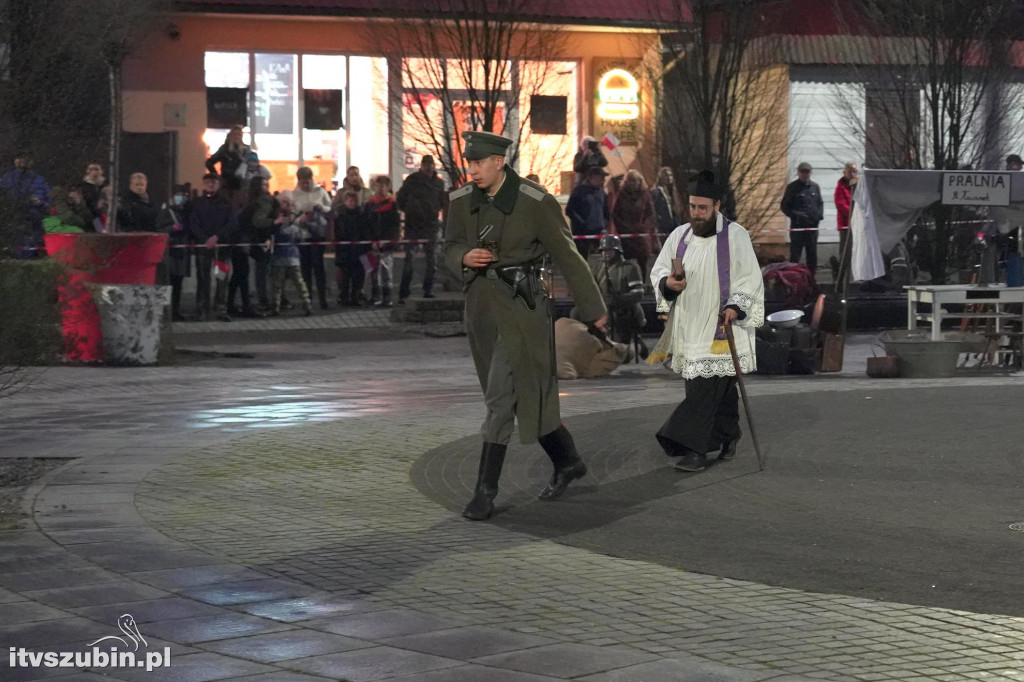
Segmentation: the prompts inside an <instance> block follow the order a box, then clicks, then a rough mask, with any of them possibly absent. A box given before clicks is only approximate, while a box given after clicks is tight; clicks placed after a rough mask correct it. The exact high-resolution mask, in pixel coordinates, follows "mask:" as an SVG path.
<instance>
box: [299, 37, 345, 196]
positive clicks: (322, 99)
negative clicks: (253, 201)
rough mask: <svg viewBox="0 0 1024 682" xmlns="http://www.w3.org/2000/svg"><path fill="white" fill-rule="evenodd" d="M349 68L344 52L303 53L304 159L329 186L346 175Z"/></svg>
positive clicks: (321, 180)
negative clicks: (335, 53) (333, 53)
mask: <svg viewBox="0 0 1024 682" xmlns="http://www.w3.org/2000/svg"><path fill="white" fill-rule="evenodd" d="M347 68H348V58H347V57H345V56H344V55H321V54H306V55H302V92H303V100H302V103H303V124H302V161H303V164H304V165H306V166H308V167H309V168H312V169H313V178H314V179H315V180H316V182H318V183H320V184H322V185H324V186H325V187H328V188H330V187H331V181H332V180H338V181H340V180H341V179H342V178H343V177H345V169H346V168H347V167H348V142H347V139H346V134H345V127H346V125H348V121H346V120H345V117H346V114H345V97H346V94H347V93H346V92H345V91H346V88H347V85H348V75H347V73H346V71H347Z"/></svg>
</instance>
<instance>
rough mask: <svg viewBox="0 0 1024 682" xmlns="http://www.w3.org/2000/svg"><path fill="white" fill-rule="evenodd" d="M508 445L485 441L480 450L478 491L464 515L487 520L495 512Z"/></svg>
mask: <svg viewBox="0 0 1024 682" xmlns="http://www.w3.org/2000/svg"><path fill="white" fill-rule="evenodd" d="M507 449H508V446H507V445H500V444H498V443H484V446H483V450H482V451H481V452H480V470H479V471H478V472H477V477H476V493H475V494H474V495H473V499H472V500H470V501H469V504H467V505H466V508H465V509H464V510H462V515H463V516H464V517H466V518H467V519H469V520H470V521H486V520H487V519H489V518H491V515H492V514H494V498H495V497H497V495H498V479H499V478H501V465H502V464H504V463H505V450H507Z"/></svg>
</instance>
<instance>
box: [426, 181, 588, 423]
mask: <svg viewBox="0 0 1024 682" xmlns="http://www.w3.org/2000/svg"><path fill="white" fill-rule="evenodd" d="M450 199H451V204H450V207H449V210H448V223H447V225H446V226H445V264H446V265H447V267H448V269H449V270H450V271H451V272H452V273H453V274H454V275H455V276H456V277H458V278H460V279H461V280H462V283H463V287H464V290H465V292H466V334H467V335H468V337H469V346H470V349H471V350H472V353H473V362H474V363H475V365H476V373H477V377H478V378H479V379H480V385H481V387H482V388H483V389H484V391H485V392H486V391H487V376H488V372H489V371H490V364H491V356H492V354H493V352H494V347H495V344H496V342H497V340H498V339H499V338H500V339H501V340H502V342H503V343H504V346H505V349H506V351H507V353H508V358H509V363H510V364H511V366H512V376H513V382H514V384H515V390H516V421H517V422H518V424H519V436H520V439H521V440H522V442H523V443H532V442H534V441H536V440H537V439H538V438H539V437H540V436H542V435H544V434H547V433H550V432H552V431H554V430H555V429H557V428H558V427H559V425H560V423H561V417H560V415H559V405H558V379H557V377H556V376H555V354H554V343H553V338H554V337H553V333H554V332H553V329H552V324H553V323H552V319H551V314H550V304H549V302H547V301H545V300H543V299H540V302H539V304H538V305H537V308H536V310H533V311H531V310H530V309H529V308H527V306H526V304H525V303H523V301H522V300H520V299H519V298H514V297H513V296H512V291H511V289H510V288H509V287H508V286H506V285H505V284H503V283H502V282H499V281H497V280H495V279H491V278H488V277H486V276H485V275H486V271H485V269H482V268H481V269H473V268H467V267H465V266H464V265H463V263H462V259H463V258H464V257H465V255H466V253H467V252H468V251H470V250H472V249H475V248H477V243H478V240H479V239H480V238H481V234H482V233H485V234H486V236H484V237H483V238H484V239H487V240H489V241H494V242H496V243H497V254H498V260H497V261H496V262H495V263H492V265H491V267H503V266H509V265H523V264H526V263H534V262H538V261H540V260H541V259H542V258H543V257H544V256H545V255H548V254H550V255H551V257H552V259H553V260H554V262H555V264H557V265H558V267H559V269H560V270H561V272H562V275H563V276H564V277H565V279H566V280H567V281H568V283H569V288H570V289H571V290H572V294H573V297H574V298H575V300H576V305H577V306H578V307H579V311H580V317H581V319H582V320H584V321H587V322H594V321H596V320H598V319H600V318H601V317H602V316H604V314H605V306H604V301H603V300H602V297H601V293H600V291H598V289H597V284H596V283H595V282H594V277H593V276H592V275H591V273H590V268H589V267H588V266H587V262H586V261H585V260H584V259H583V257H582V256H580V254H579V251H577V250H576V246H575V245H574V244H573V240H572V236H571V233H570V232H569V228H568V226H567V225H566V222H565V218H564V217H563V216H562V209H561V207H560V206H559V205H558V202H557V201H556V200H555V198H554V197H553V196H551V195H550V194H548V193H547V192H546V191H545V190H544V188H542V187H541V186H540V185H538V184H536V183H533V182H530V181H529V180H525V179H523V178H520V177H519V176H518V175H517V174H516V173H515V171H513V170H512V169H511V168H509V167H508V166H505V181H504V183H503V184H502V186H501V188H500V189H499V190H498V192H497V194H495V196H494V197H493V198H489V197H488V196H487V195H486V193H485V192H484V191H483V190H481V189H480V188H478V187H477V186H476V185H475V184H474V183H472V182H470V183H468V184H466V185H465V186H463V187H460V188H459V189H457V190H454V191H452V192H451V194H450Z"/></svg>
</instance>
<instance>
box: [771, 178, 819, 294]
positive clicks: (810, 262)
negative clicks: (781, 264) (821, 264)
mask: <svg viewBox="0 0 1024 682" xmlns="http://www.w3.org/2000/svg"><path fill="white" fill-rule="evenodd" d="M796 172H797V178H796V180H794V181H793V182H791V183H789V185H787V186H786V193H785V194H784V195H783V197H782V206H781V208H782V212H783V213H785V214H786V216H787V217H788V218H789V260H790V261H791V262H793V263H799V262H800V252H801V251H806V252H807V269H808V270H810V271H811V274H812V275H813V274H814V273H815V272H816V271H817V269H818V223H820V222H821V220H822V218H824V217H825V204H824V202H823V201H822V200H821V188H820V187H818V183H816V182H813V181H812V180H811V164H809V163H807V162H806V161H804V162H802V163H801V164H800V165H799V166H797V167H796Z"/></svg>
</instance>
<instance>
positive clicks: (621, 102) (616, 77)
mask: <svg viewBox="0 0 1024 682" xmlns="http://www.w3.org/2000/svg"><path fill="white" fill-rule="evenodd" d="M597 99H598V102H599V103H598V105H597V115H598V117H600V118H603V119H605V120H607V121H632V120H634V119H637V118H639V117H640V104H639V103H640V84H639V83H638V82H637V79H636V76H634V75H633V74H631V73H630V72H629V71H626V70H625V69H610V70H608V71H606V72H605V73H604V75H603V76H601V80H600V81H598V84H597Z"/></svg>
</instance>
